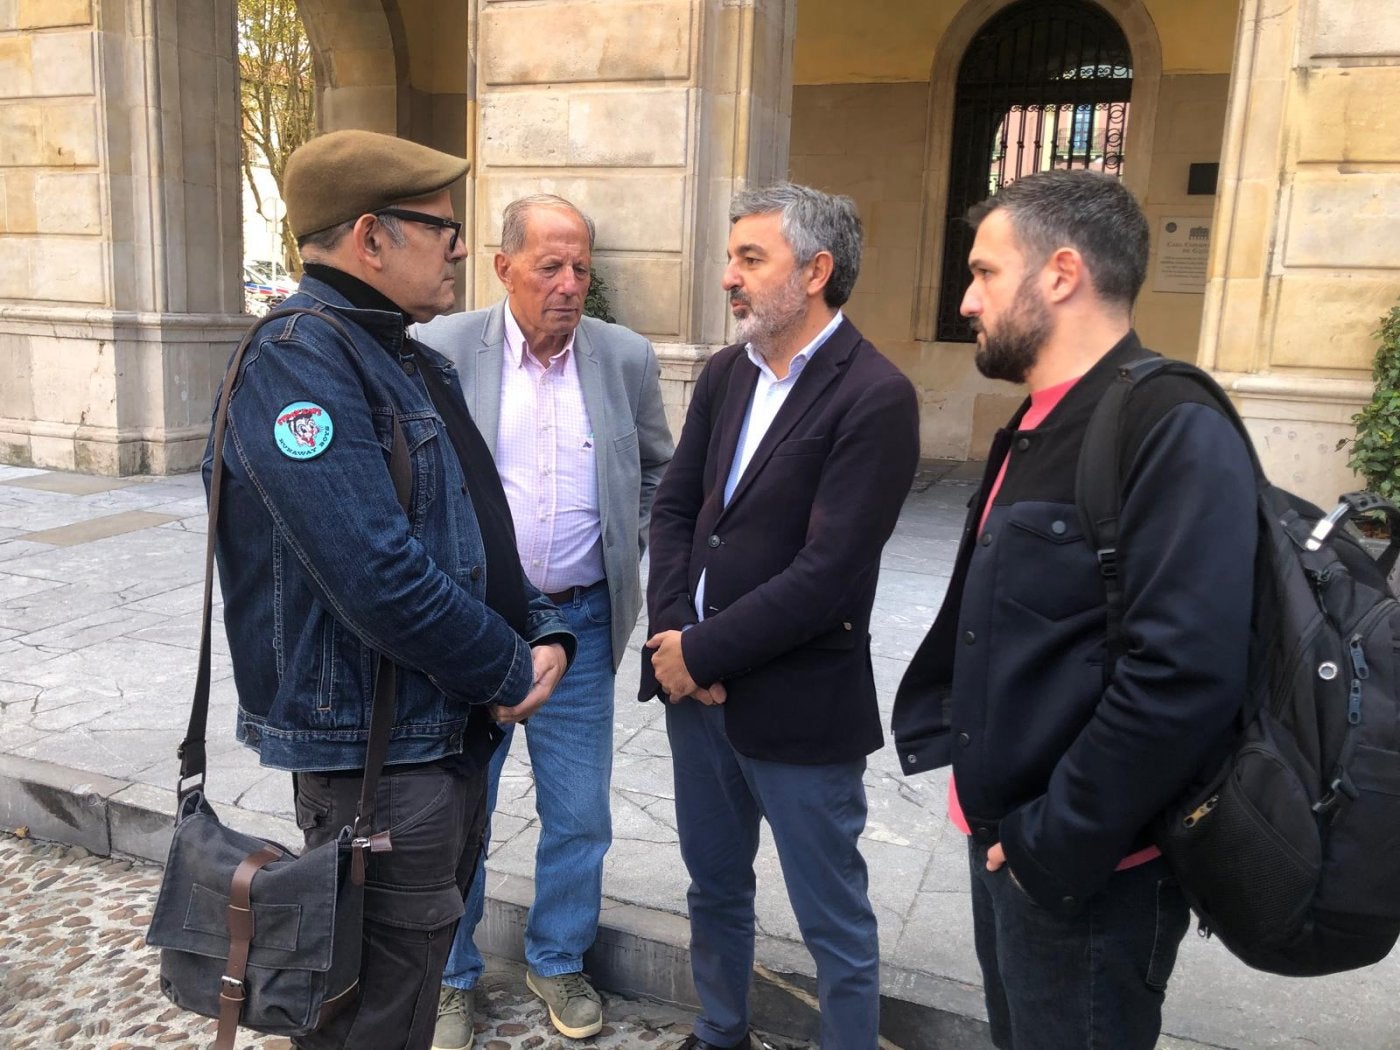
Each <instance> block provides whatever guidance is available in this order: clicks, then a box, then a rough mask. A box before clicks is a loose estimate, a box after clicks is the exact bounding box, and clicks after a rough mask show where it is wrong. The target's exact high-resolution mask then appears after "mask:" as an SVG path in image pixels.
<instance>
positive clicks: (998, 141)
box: [936, 0, 1133, 342]
mask: <svg viewBox="0 0 1400 1050" xmlns="http://www.w3.org/2000/svg"><path fill="white" fill-rule="evenodd" d="M1132 78H1133V61H1132V54H1131V52H1130V51H1129V49H1128V42H1127V40H1126V39H1125V38H1124V36H1123V31H1122V30H1121V29H1120V28H1119V27H1118V24H1117V23H1116V22H1115V21H1114V20H1113V18H1112V17H1111V16H1109V14H1108V13H1107V12H1105V11H1104V10H1103V8H1101V7H1099V6H1098V5H1096V4H1093V3H1089V2H1087V0H1020V2H1019V3H1014V4H1012V5H1011V6H1009V7H1007V8H1005V9H1004V10H1002V11H1000V12H999V13H998V14H996V15H995V16H994V17H993V18H991V19H989V20H988V22H987V24H986V25H985V26H984V27H983V28H982V31H981V32H980V33H978V34H977V36H976V37H975V38H974V39H973V41H972V43H971V44H970V45H969V46H968V49H967V52H966V53H965V54H964V55H963V60H962V64H961V65H960V66H959V67H958V86H957V95H956V98H955V101H954V104H953V138H952V148H951V150H950V158H949V178H948V210H947V214H946V226H945V233H944V238H943V270H942V276H941V280H940V282H939V296H938V319H937V335H936V337H937V338H938V339H939V340H942V341H946V342H972V340H973V335H972V330H971V328H969V327H968V324H967V321H966V320H965V319H964V318H963V317H962V316H961V315H959V313H958V306H959V304H960V303H961V302H962V296H963V291H964V290H965V289H966V288H967V281H968V276H967V255H968V252H969V251H970V250H971V248H972V239H973V233H972V230H970V229H969V228H968V226H967V223H966V221H965V217H966V215H967V209H968V208H970V207H971V206H972V205H974V204H976V203H977V202H978V201H980V200H982V199H984V198H986V197H988V196H990V195H991V194H993V193H995V192H996V191H997V190H998V189H999V188H1000V187H1002V186H1004V185H1005V184H1006V183H1008V182H1011V181H1013V180H1014V179H1017V178H1019V177H1020V176H1022V175H1029V174H1030V173H1031V172H1035V171H1045V170H1047V169H1050V168H1093V169H1095V170H1098V171H1106V172H1108V173H1110V174H1113V175H1120V176H1121V175H1122V173H1123V143H1124V134H1125V132H1126V131H1127V126H1128V98H1129V96H1130V94H1131V92H1132V86H1133V79H1132Z"/></svg>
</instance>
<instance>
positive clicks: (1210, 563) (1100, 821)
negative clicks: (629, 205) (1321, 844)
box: [894, 171, 1258, 1050]
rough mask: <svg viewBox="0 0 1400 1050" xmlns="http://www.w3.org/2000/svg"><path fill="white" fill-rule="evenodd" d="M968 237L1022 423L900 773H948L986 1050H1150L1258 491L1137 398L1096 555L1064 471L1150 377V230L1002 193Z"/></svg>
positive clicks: (1230, 705)
mask: <svg viewBox="0 0 1400 1050" xmlns="http://www.w3.org/2000/svg"><path fill="white" fill-rule="evenodd" d="M969 220H970V221H971V222H972V223H973V224H974V225H975V226H976V229H977V236H976V241H975V243H974V245H973V248H972V252H971V255H970V257H969V266H970V268H971V271H972V283H971V286H970V287H969V288H968V291H967V293H966V295H965V296H964V298H963V303H962V313H963V314H964V315H965V316H967V317H970V318H971V319H972V324H973V328H974V330H975V331H976V333H977V352H976V363H977V366H978V369H979V370H980V371H981V372H982V373H983V374H984V375H986V376H988V377H989V378H993V379H1003V380H1007V381H1010V382H1014V383H1025V384H1026V385H1027V387H1028V388H1029V392H1030V397H1029V398H1028V400H1027V401H1026V402H1025V403H1024V404H1023V405H1022V406H1021V408H1020V409H1019V410H1018V411H1017V413H1016V414H1015V416H1013V417H1012V419H1011V421H1010V423H1009V424H1008V425H1007V426H1006V428H1005V429H1003V430H1002V431H1000V432H999V433H998V435H997V437H996V439H995V441H994V443H993V446H992V450H991V453H990V456H989V459H988V464H987V472H986V475H985V477H984V479H983V482H982V487H981V489H980V490H979V492H978V495H977V497H976V498H975V499H974V500H973V502H972V504H971V507H970V509H969V516H968V520H967V526H966V529H965V531H964V535H963V540H962V544H961V548H960V550H959V552H958V557H957V562H956V566H955V569H954V573H953V577H952V580H951V581H950V583H949V587H948V592H947V596H946V598H945V600H944V604H943V608H942V610H941V611H940V613H939V615H938V617H937V619H936V621H935V623H934V625H933V627H932V628H931V629H930V631H929V633H928V636H927V637H926V638H925V639H924V641H923V643H922V645H921V646H920V647H919V650H918V652H917V653H916V654H915V656H914V659H913V661H912V662H911V664H910V667H909V669H908V671H907V673H906V674H905V676H904V679H903V681H902V683H901V684H900V687H899V692H898V695H897V698H896V701H895V710H894V734H895V738H896V741H897V743H898V748H899V757H900V761H901V763H902V764H903V767H904V771H905V772H906V773H919V772H924V771H927V770H929V769H933V768H937V767H941V766H946V765H949V764H951V765H952V766H953V778H952V782H951V784H950V790H949V811H950V817H951V819H952V820H953V821H954V823H955V824H957V826H958V827H960V828H961V829H962V830H963V831H964V832H966V833H967V834H968V836H969V840H968V842H969V855H970V866H971V879H972V887H971V890H972V907H973V922H974V928H975V940H976V946H977V955H978V959H979V962H980V964H981V967H982V973H983V979H984V987H985V994H986V1000H987V1013H988V1016H989V1019H990V1023H991V1029H992V1038H993V1041H994V1042H995V1043H996V1045H997V1046H998V1047H1002V1048H1012V1047H1014V1048H1015V1050H1027V1048H1035V1047H1045V1048H1053V1050H1067V1048H1073V1047H1087V1046H1112V1047H1115V1048H1123V1050H1132V1048H1136V1047H1141V1048H1144V1050H1146V1048H1151V1047H1152V1046H1154V1045H1155V1043H1156V1040H1157V1036H1158V1033H1159V1031H1160V1028H1161V1005H1162V1000H1163V994H1164V991H1165V988H1166V982H1167V978H1168V977H1169V975H1170V973H1171V970H1172V967H1173V965H1174V963H1175V959H1176V950H1177V946H1178V945H1179V943H1180V941H1181V938H1182V937H1183V935H1184V934H1185V931H1186V928H1187V923H1188V918H1189V910H1188V906H1187V903H1186V900H1185V898H1184V897H1183V896H1182V893H1181V891H1180V889H1179V888H1178V887H1177V885H1176V883H1175V881H1174V880H1173V878H1172V876H1171V873H1170V871H1169V870H1168V868H1167V866H1166V862H1165V860H1164V859H1163V858H1162V857H1161V856H1160V854H1158V852H1157V851H1156V849H1155V848H1154V847H1153V845H1152V841H1151V836H1150V826H1151V824H1152V822H1153V820H1154V818H1156V817H1157V815H1158V814H1159V813H1160V812H1161V811H1162V810H1163V809H1164V808H1166V807H1167V806H1168V805H1169V804H1171V803H1172V802H1174V801H1175V800H1176V799H1178V798H1179V797H1180V796H1181V795H1182V794H1183V793H1184V792H1185V791H1186V790H1187V788H1188V786H1189V785H1190V784H1191V783H1192V781H1193V779H1194V778H1195V777H1196V776H1197V775H1198V774H1199V773H1200V772H1201V771H1202V770H1203V769H1206V768H1210V767H1212V766H1213V765H1217V764H1218V763H1219V762H1220V760H1221V759H1222V758H1223V757H1224V755H1225V753H1226V752H1227V750H1228V747H1229V744H1230V741H1231V739H1232V736H1233V730H1234V728H1235V722H1236V720H1237V718H1238V715H1239V712H1240V707H1241V702H1242V700H1243V698H1244V696H1245V694H1246V685H1247V679H1248V671H1249V666H1248V665H1249V639H1250V616H1251V610H1252V603H1253V594H1254V589H1253V572H1254V560H1255V547H1256V543H1257V539H1258V526H1257V524H1256V521H1257V519H1256V503H1255V475H1254V470H1253V465H1252V461H1251V457H1250V452H1249V449H1248V448H1247V446H1246V444H1245V442H1244V440H1243V438H1242V437H1241V435H1240V434H1239V432H1238V431H1237V429H1236V427H1235V425H1234V424H1233V423H1232V422H1231V420H1230V419H1228V418H1227V417H1226V416H1225V415H1223V414H1222V412H1221V411H1220V409H1219V408H1218V407H1217V406H1216V404H1215V401H1214V399H1213V398H1212V397H1211V396H1210V394H1209V393H1207V392H1206V391H1205V390H1204V389H1203V388H1202V387H1201V386H1199V385H1198V384H1197V383H1195V382H1192V381H1191V380H1189V379H1187V378H1184V377H1179V376H1175V375H1163V376H1161V377H1160V378H1158V379H1156V380H1154V381H1153V382H1152V383H1150V384H1144V385H1143V387H1142V389H1141V390H1138V391H1135V396H1134V398H1133V403H1132V411H1131V412H1127V413H1124V414H1123V416H1122V417H1121V418H1122V425H1121V427H1120V428H1119V433H1118V434H1117V438H1116V439H1117V441H1118V442H1119V455H1118V456H1117V457H1116V458H1117V461H1118V463H1119V472H1118V473H1119V477H1118V478H1117V479H1116V480H1117V482H1118V485H1119V488H1120V491H1121V497H1122V502H1121V511H1120V513H1119V516H1118V535H1117V543H1116V545H1115V551H1114V552H1101V551H1100V550H1096V548H1095V546H1094V545H1091V543H1090V542H1088V540H1086V530H1085V527H1084V525H1083V524H1082V523H1081V519H1080V513H1079V510H1078V507H1077V504H1076V466H1077V464H1078V460H1079V455H1080V450H1081V447H1082V445H1083V441H1084V435H1085V430H1086V427H1087V426H1088V423H1089V419H1090V417H1091V416H1092V414H1093V411H1094V408H1095V406H1096V405H1097V404H1098V402H1099V401H1100V400H1101V399H1102V398H1103V396H1104V394H1105V392H1106V391H1107V390H1108V389H1109V387H1110V386H1111V385H1112V384H1113V383H1114V382H1115V381H1117V379H1118V375H1119V371H1120V369H1122V368H1123V367H1124V366H1126V365H1128V364H1130V363H1132V362H1134V361H1138V360H1141V359H1143V358H1145V357H1149V356H1151V355H1150V354H1149V353H1148V352H1147V351H1145V350H1144V349H1143V347H1142V345H1141V344H1140V343H1139V342H1138V338H1137V336H1136V334H1135V333H1134V332H1133V330H1132V327H1131V314H1132V306H1133V302H1134V299H1135V298H1136V296H1137V293H1138V291H1139V289H1140V288H1141V286H1142V282H1143V279H1144V277H1145V276H1146V271H1147V251H1148V226H1147V221H1146V219H1145V217H1144V216H1143V214H1142V211H1141V209H1140V208H1139V207H1138V205H1137V203H1136V202H1135V201H1134V200H1133V197H1132V195H1131V194H1130V193H1129V192H1128V190H1127V189H1126V188H1124V187H1123V185H1122V184H1121V183H1120V182H1119V181H1118V180H1116V179H1114V178H1111V177H1108V176H1105V175H1101V174H1097V173H1094V172H1087V171H1073V172H1071V171H1051V172H1044V173H1040V174H1036V175H1030V176H1027V177H1024V178H1022V179H1019V180H1017V181H1016V182H1014V183H1012V184H1011V185H1009V186H1006V187H1004V188H1003V189H1002V190H1001V191H1000V192H999V193H998V194H997V195H996V196H994V197H992V198H991V199H989V200H987V201H985V202H983V203H982V204H979V205H978V206H976V207H975V208H973V209H972V211H971V213H970V215H969ZM1110 589H1112V590H1114V591H1116V592H1117V593H1118V595H1119V597H1121V606H1120V610H1121V611H1120V612H1119V613H1117V614H1115V616H1116V619H1117V622H1118V624H1119V630H1118V631H1117V632H1116V634H1115V636H1114V637H1113V638H1110V631H1109V628H1108V611H1107V608H1108V601H1109V599H1108V594H1109V593H1110ZM1120 640H1121V644H1119V641H1120ZM1119 654H1121V655H1119Z"/></svg>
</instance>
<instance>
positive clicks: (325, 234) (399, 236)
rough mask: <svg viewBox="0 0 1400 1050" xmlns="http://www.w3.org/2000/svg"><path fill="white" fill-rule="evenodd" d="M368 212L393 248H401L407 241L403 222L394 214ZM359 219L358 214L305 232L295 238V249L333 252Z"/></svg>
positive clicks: (303, 251)
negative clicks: (310, 231) (382, 228)
mask: <svg viewBox="0 0 1400 1050" xmlns="http://www.w3.org/2000/svg"><path fill="white" fill-rule="evenodd" d="M369 214H371V215H373V216H374V217H375V219H376V221H378V223H379V225H381V226H383V227H384V235H385V236H386V237H388V238H389V243H390V244H392V245H393V246H394V247H395V248H402V247H403V246H404V245H405V244H407V243H408V239H407V238H406V237H404V235H403V224H402V223H401V222H400V221H399V220H398V219H396V218H394V216H392V215H380V214H378V213H377V212H370V213H369ZM359 221H360V219H359V216H356V217H355V218H353V219H347V220H346V221H345V222H341V223H337V224H336V225H334V226H327V227H326V228H325V229H324V230H317V231H316V232H315V233H308V234H305V235H303V236H302V237H299V238H297V250H298V251H301V252H302V253H303V254H305V251H306V249H307V248H311V249H313V250H315V251H319V252H333V251H335V250H336V249H337V248H339V247H340V242H341V241H343V240H345V238H346V235H347V234H349V233H350V231H351V230H353V229H354V228H355V223H357V222H359Z"/></svg>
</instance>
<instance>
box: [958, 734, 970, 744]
mask: <svg viewBox="0 0 1400 1050" xmlns="http://www.w3.org/2000/svg"><path fill="white" fill-rule="evenodd" d="M970 743H972V737H970V736H968V735H967V734H966V733H959V734H958V747H967V745H968V744H970Z"/></svg>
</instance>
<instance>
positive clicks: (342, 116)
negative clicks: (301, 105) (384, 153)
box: [318, 85, 399, 135]
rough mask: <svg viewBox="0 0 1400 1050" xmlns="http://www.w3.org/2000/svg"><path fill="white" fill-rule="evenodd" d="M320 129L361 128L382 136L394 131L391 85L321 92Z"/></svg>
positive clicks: (394, 105)
mask: <svg viewBox="0 0 1400 1050" xmlns="http://www.w3.org/2000/svg"><path fill="white" fill-rule="evenodd" d="M318 101H319V102H320V104H321V118H320V122H321V127H322V128H324V129H325V130H327V131H333V130H336V129H338V128H364V129H365V130H366V131H377V132H379V133H380V134H383V135H393V134H395V133H396V132H397V131H398V123H399V110H398V98H397V96H396V91H395V89H394V87H393V86H392V85H389V86H384V85H376V86H369V87H358V86H352V87H337V88H330V89H327V90H326V91H323V92H322V93H321V96H320V98H319V99H318Z"/></svg>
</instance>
